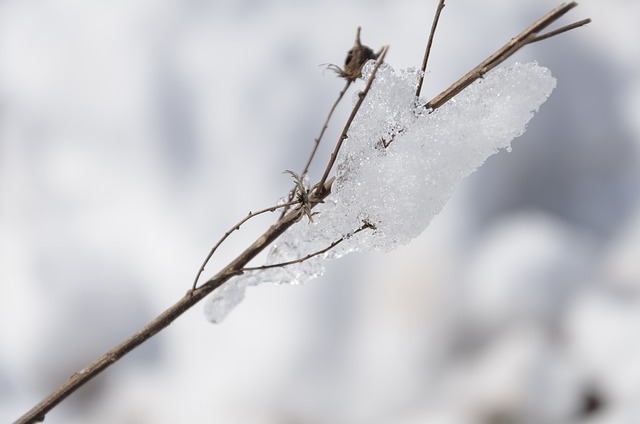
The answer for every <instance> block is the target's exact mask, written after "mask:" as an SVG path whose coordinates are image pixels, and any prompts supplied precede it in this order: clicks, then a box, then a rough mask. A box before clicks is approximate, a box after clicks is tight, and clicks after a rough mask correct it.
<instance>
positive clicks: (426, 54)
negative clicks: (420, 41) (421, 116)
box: [416, 0, 445, 98]
mask: <svg viewBox="0 0 640 424" xmlns="http://www.w3.org/2000/svg"><path fill="white" fill-rule="evenodd" d="M444 1H445V0H440V2H438V8H437V9H436V14H435V15H434V16H433V23H432V24H431V31H430V32H429V41H427V47H426V49H425V51H424V57H423V58H422V68H421V69H422V73H421V74H420V77H419V78H418V87H417V88H416V98H418V97H420V92H421V91H422V82H423V81H424V74H425V72H426V70H427V62H429V54H431V45H432V44H433V36H434V35H435V33H436V28H437V27H438V21H439V20H440V14H441V13H442V9H444Z"/></svg>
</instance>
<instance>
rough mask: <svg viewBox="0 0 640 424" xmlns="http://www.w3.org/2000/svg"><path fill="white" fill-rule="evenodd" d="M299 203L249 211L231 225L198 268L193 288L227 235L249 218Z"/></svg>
mask: <svg viewBox="0 0 640 424" xmlns="http://www.w3.org/2000/svg"><path fill="white" fill-rule="evenodd" d="M297 203H299V202H297V201H295V202H287V203H283V204H281V205H276V206H271V207H269V208H264V209H262V210H259V211H257V212H249V215H247V216H245V217H244V218H242V219H241V220H240V221H238V223H237V224H236V225H234V226H233V227H231V228H230V229H229V230H228V231H227V232H226V233H224V235H223V236H222V237H221V238H220V240H218V242H217V243H216V244H215V245H214V246H213V247H212V248H211V250H210V251H209V254H208V255H207V257H206V258H205V260H204V262H203V263H202V266H200V269H199V270H198V273H197V274H196V278H195V279H194V280H193V286H192V287H191V290H195V289H196V286H197V285H198V280H199V279H200V275H202V273H203V272H204V268H205V267H206V266H207V264H208V263H209V260H211V257H212V256H213V254H214V253H215V252H216V250H218V247H220V245H221V244H222V243H223V242H224V241H225V240H226V239H227V237H229V236H230V235H231V233H233V232H234V231H238V230H239V229H240V226H241V225H242V224H244V223H245V222H247V221H248V220H250V219H251V218H254V217H256V216H258V215H260V214H263V213H266V212H273V211H275V210H277V209H280V208H287V207H289V206H293V205H295V204H297Z"/></svg>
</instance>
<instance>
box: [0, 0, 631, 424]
mask: <svg viewBox="0 0 640 424" xmlns="http://www.w3.org/2000/svg"><path fill="white" fill-rule="evenodd" d="M558 4H559V3H556V2H554V1H547V0H545V1H505V0H487V1H483V2H475V1H468V0H467V1H453V0H451V1H450V2H448V4H447V6H446V8H445V10H444V12H443V16H442V21H441V24H440V28H439V31H438V33H437V35H436V40H435V46H434V50H433V54H432V58H431V62H430V66H429V68H430V69H429V75H428V76H427V79H426V86H425V88H424V90H423V94H424V95H425V97H429V98H430V97H433V96H434V95H435V94H437V93H438V92H439V91H440V90H442V89H444V88H446V86H448V85H449V84H450V83H451V82H453V81H454V80H456V79H457V78H458V77H459V76H460V75H462V74H463V73H465V72H466V71H467V70H469V69H470V68H472V67H473V66H475V65H476V64H477V63H478V62H479V61H480V60H482V59H484V58H485V57H486V56H488V55H489V54H490V53H492V52H493V51H494V50H495V49H497V48H498V47H499V46H501V45H502V44H504V43H505V42H506V41H507V40H508V39H509V38H511V37H512V36H514V35H515V34H517V33H518V32H520V30H522V29H524V28H525V27H526V26H527V25H529V24H530V23H531V22H533V21H534V20H536V19H538V18H539V17H541V16H542V15H543V14H545V13H546V12H547V11H549V10H550V9H552V8H553V7H555V6H557V5H558ZM435 5H436V1H428V2H427V1H410V0H405V1H382V0H380V1H342V2H338V1H333V2H331V1H305V2H293V1H286V0H282V1H271V2H267V1H259V0H242V1H231V0H225V1H217V2H215V1H206V0H188V1H169V0H159V1H158V0H156V1H143V0H140V1H123V0H115V1H109V2H86V1H85V2H80V1H73V0H58V1H37V0H20V1H11V0H4V1H2V2H0V422H7V421H11V420H13V419H16V418H17V417H18V416H19V415H20V414H22V413H23V412H25V411H26V410H27V409H28V408H30V407H31V406H33V405H34V404H35V403H36V402H38V401H39V400H41V399H42V398H43V397H44V396H45V395H46V394H48V393H49V392H50V391H51V390H52V389H54V388H55V387H56V386H57V385H58V384H60V383H61V382H62V381H64V379H65V378H66V377H67V376H69V375H70V374H72V373H73V372H75V371H77V370H79V369H80V368H82V367H83V366H85V365H86V364H87V363H88V362H89V361H91V360H93V359H95V358H96V357H97V356H98V355H100V354H102V353H103V352H104V351H105V350H106V349H108V348H110V347H112V346H113V345H114V344H116V343H118V342H119V341H121V340H122V339H123V338H124V337H126V336H128V335H129V334H130V333H132V332H133V331H135V330H136V329H138V328H139V327H140V326H141V325H143V324H144V323H146V322H147V321H149V320H150V319H151V318H153V317H154V316H155V315H157V314H158V313H160V312H161V311H162V310H164V309H165V308H166V307H168V306H169V305H171V304H172V303H173V302H175V301H176V300H177V299H178V298H179V297H181V296H182V295H183V294H184V293H185V292H186V290H187V289H188V288H189V286H190V284H191V281H192V278H193V275H194V274H195V271H196V270H197V268H198V266H199V265H200V263H201V261H202V259H203V258H204V256H205V255H206V253H207V251H208V249H209V248H210V247H211V245H212V244H213V243H214V242H215V240H217V239H218V238H219V237H220V236H221V235H222V234H223V233H224V231H226V230H227V229H228V228H229V227H230V226H231V225H232V224H233V223H234V222H236V221H237V220H238V219H240V218H241V217H243V216H244V215H245V214H246V213H247V212H248V211H250V210H256V209H259V208H262V207H266V206H269V205H271V204H273V203H274V202H275V201H277V199H278V198H279V197H281V196H282V195H284V194H285V193H286V192H287V190H288V189H289V188H290V185H291V181H290V177H289V176H287V175H284V174H282V171H284V170H285V169H294V170H295V169H300V168H301V167H302V165H303V164H304V161H305V160H306V157H307V154H308V151H309V150H310V148H311V146H312V142H313V138H314V137H315V136H316V135H317V133H318V131H319V129H320V127H321V125H322V122H323V121H324V116H325V114H326V112H327V111H328V109H329V106H330V104H331V103H332V102H333V100H334V98H335V96H336V95H337V93H338V91H339V89H340V88H341V87H342V85H343V83H342V81H340V80H339V79H337V78H336V77H335V76H334V75H333V74H332V73H331V72H324V73H323V71H322V68H321V67H319V66H318V65H319V64H322V63H336V64H338V65H341V64H342V62H343V60H344V55H345V52H346V50H348V49H349V48H350V47H351V45H352V43H353V37H354V34H355V28H356V27H357V26H358V25H360V26H362V28H363V30H362V40H363V42H364V43H365V44H368V45H370V46H372V47H373V48H375V49H377V48H378V47H379V46H381V45H383V44H389V45H390V46H391V50H390V52H389V55H388V56H387V61H388V62H389V63H391V64H392V65H393V66H394V67H396V68H398V69H399V68H405V67H409V66H419V64H420V62H421V58H422V53H423V50H424V44H425V41H426V37H427V33H428V29H429V27H430V25H431V18H432V14H433V11H434V10H435ZM639 9H640V4H639V3H638V2H634V1H631V0H627V1H624V0H617V1H607V2H603V1H596V0H587V1H584V2H582V3H581V4H580V6H579V7H578V8H576V9H574V10H573V11H572V12H570V14H569V16H568V17H565V18H564V19H563V21H562V22H564V23H569V22H570V21H574V20H579V19H582V18H584V17H591V18H592V19H593V20H594V22H593V23H592V24H590V25H589V26H588V27H586V28H582V29H578V30H576V31H573V32H571V33H568V34H564V35H562V36H560V37H558V38H556V39H552V40H548V41H545V42H542V43H540V44H537V45H533V46H529V47H526V48H525V49H524V50H523V51H522V52H520V53H518V54H517V55H516V56H515V57H514V59H513V60H518V61H528V60H537V61H538V62H539V63H540V64H541V65H544V66H547V67H549V68H550V69H551V71H552V72H553V74H554V76H555V77H556V78H557V79H558V87H557V89H556V90H555V92H554V93H553V94H552V97H551V98H550V100H548V101H547V103H545V104H544V105H543V106H542V108H541V110H540V112H539V114H538V115H537V116H536V117H535V118H534V119H533V121H532V122H531V124H530V125H529V130H528V132H527V133H526V134H525V135H524V136H522V137H521V138H520V139H518V140H516V141H515V142H514V148H513V152H511V153H506V152H502V153H500V154H498V155H496V156H494V157H493V158H491V159H490V160H489V161H488V162H487V163H486V164H485V165H484V167H483V168H482V169H481V170H480V171H479V172H477V173H476V174H474V175H473V176H472V177H471V178H469V179H468V180H467V181H466V182H465V183H464V184H463V185H462V186H461V187H460V188H459V190H458V191H457V193H456V195H455V196H454V198H453V199H452V200H451V201H450V203H449V204H448V205H447V207H446V208H445V209H444V210H443V212H442V213H441V214H440V215H439V217H437V218H436V220H435V221H434V222H433V223H432V224H431V226H430V227H429V229H428V230H427V231H426V232H425V233H424V234H423V235H422V236H421V237H419V238H418V239H416V240H414V241H413V242H412V243H411V244H410V245H408V246H406V247H402V248H399V249H397V250H396V251H395V252H392V253H390V254H386V255H382V254H367V255H353V256H349V257H346V258H343V259H341V260H338V261H336V262H334V263H332V264H330V267H329V270H328V272H327V274H326V275H325V276H324V277H322V278H321V279H319V280H316V281H313V282H311V283H309V284H307V285H304V286H261V287H258V288H253V289H249V290H248V292H247V298H246V299H245V301H244V302H243V303H242V304H241V305H240V306H239V307H238V308H237V309H236V310H235V311H233V312H232V314H231V315H230V316H229V318H228V319H227V321H225V322H224V323H223V324H221V325H212V324H210V323H208V322H206V321H205V319H204V317H203V314H202V306H200V305H199V306H196V307H195V308H194V309H193V310H192V311H189V312H188V313H187V314H185V315H184V316H183V317H181V318H180V319H179V320H178V321H176V322H175V323H174V324H173V325H172V326H171V327H169V328H168V329H167V330H165V331H164V332H162V333H161V334H159V335H158V336H156V337H155V338H154V339H153V340H152V341H150V342H149V343H147V344H145V345H144V346H143V347H141V348H140V349H138V350H137V351H135V352H134V353H132V354H131V355H130V356H129V357H127V358H125V359H124V360H122V361H121V362H120V363H118V364H117V365H115V366H114V367H112V368H111V369H109V370H107V371H106V372H105V373H104V374H103V375H101V376H100V377H99V378H97V379H96V380H95V381H94V382H92V383H91V384H90V385H88V386H87V387H84V388H83V389H81V390H80V391H79V392H78V393H77V394H75V395H73V396H72V397H70V398H69V399H68V400H66V401H65V402H64V403H63V404H61V405H60V406H59V407H58V408H56V409H55V410H54V411H52V412H51V413H50V414H49V415H48V416H47V420H46V422H47V423H86V422H91V423H172V422H198V423H199V422H203V423H204V422H225V423H269V424H271V423H274V424H275V423H327V422H331V423H424V422H430V423H487V424H489V423H497V422H508V423H540V422H545V423H556V422H557V423H567V422H590V423H635V422H638V421H639V420H640V402H639V400H640V359H638V358H640V342H639V340H640V338H639V337H638V336H640V265H639V264H638V263H639V261H638V256H639V254H638V249H639V247H640V209H639V205H638V203H637V200H638V197H639V193H638V181H639V180H638V169H639V167H638V164H639V156H638V147H639V140H640V124H639V122H640V121H639V120H638V119H637V117H638V116H640V66H639V65H640V50H638V47H637V46H638V41H640V30H638V26H637V16H639V12H640V10H639ZM360 85H361V86H362V83H360ZM351 96H352V94H348V95H347V98H346V101H345V102H344V103H343V104H342V105H341V108H340V109H339V110H338V113H337V116H336V118H335V120H334V121H333V122H332V125H331V127H330V128H329V130H328V133H327V135H326V137H325V140H324V144H323V149H322V151H321V152H320V154H319V157H318V161H317V162H316V164H315V165H316V167H315V168H314V169H313V170H312V171H313V174H312V175H314V176H315V177H316V178H317V177H318V175H319V171H320V169H321V166H322V164H323V162H324V161H326V158H327V156H328V152H329V151H330V149H331V148H332V145H333V142H334V140H336V138H337V134H338V133H339V131H340V129H341V125H342V124H341V123H342V122H344V117H345V116H346V114H347V113H348V110H349V106H350V103H351ZM269 219H273V217H272V218H267V219H266V220H263V221H259V222H256V223H255V224H253V225H248V226H246V228H243V230H242V231H241V232H239V233H237V234H234V236H233V237H231V238H230V240H229V241H228V242H227V243H226V244H225V246H224V249H222V250H221V251H220V252H219V254H217V255H216V258H215V260H214V261H213V263H212V265H211V266H210V267H209V268H208V270H207V271H206V272H205V274H206V275H211V274H212V273H213V272H214V271H215V270H216V269H217V268H219V267H220V266H221V265H223V264H225V263H226V262H225V261H227V260H229V259H231V258H232V257H234V256H235V255H236V254H237V253H238V252H240V251H241V249H243V248H244V247H246V246H247V245H248V243H250V242H251V241H252V240H253V239H254V238H255V237H256V236H257V235H258V234H259V233H260V231H261V230H262V229H264V228H266V226H268V225H269V224H270V222H271V221H269ZM590 398H597V399H598V400H599V401H600V405H601V407H600V408H599V409H598V410H597V412H596V413H593V414H587V413H585V412H584V410H585V403H588V402H587V400H588V399H590ZM500 420H505V421H500Z"/></svg>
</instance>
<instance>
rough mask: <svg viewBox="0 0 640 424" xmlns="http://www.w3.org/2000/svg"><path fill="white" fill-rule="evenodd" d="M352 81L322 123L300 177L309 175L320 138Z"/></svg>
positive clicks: (347, 84)
mask: <svg viewBox="0 0 640 424" xmlns="http://www.w3.org/2000/svg"><path fill="white" fill-rule="evenodd" d="M352 82H353V81H350V80H347V82H346V83H345V85H344V88H343V89H342V91H340V94H338V98H337V99H336V101H335V102H334V103H333V106H331V110H330V111H329V114H328V115H327V119H325V121H324V124H323V125H322V129H321V130H320V134H319V135H318V138H316V139H315V144H314V146H313V150H312V151H311V154H310V155H309V159H307V163H306V164H305V165H304V168H303V169H302V172H301V173H300V178H304V176H305V175H307V172H309V167H310V166H311V162H312V161H313V158H314V157H315V155H316V151H317V150H318V146H319V145H320V140H322V136H323V135H324V132H325V131H326V130H327V128H328V127H329V121H330V120H331V117H332V116H333V112H334V111H335V110H336V107H337V106H338V103H340V100H342V97H344V94H345V93H346V92H347V90H348V89H349V86H350V85H351V83H352Z"/></svg>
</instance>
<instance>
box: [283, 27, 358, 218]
mask: <svg viewBox="0 0 640 424" xmlns="http://www.w3.org/2000/svg"><path fill="white" fill-rule="evenodd" d="M359 34H360V27H358V35H359ZM352 82H353V81H352V80H349V79H347V82H346V83H345V85H344V88H343V89H342V90H341V91H340V93H339V94H338V98H337V99H336V101H335V102H333V106H331V110H329V114H328V115H327V118H326V119H325V120H324V124H323V125H322V128H321V129H320V134H319V135H318V137H317V138H316V139H315V140H314V145H313V149H312V150H311V154H310V155H309V158H308V159H307V163H306V164H305V165H304V168H302V173H300V174H299V175H300V178H304V176H305V175H307V172H309V167H310V166H311V162H313V159H314V157H315V155H316V152H317V151H318V146H320V141H321V140H322V136H323V135H324V132H325V131H326V130H327V128H329V121H331V117H332V116H333V112H335V110H336V108H337V107H338V103H340V101H341V100H342V98H343V97H344V94H345V93H346V92H347V90H348V89H349V86H351V83H352ZM295 192H296V187H295V186H294V187H293V189H291V191H290V192H289V196H288V198H287V201H288V202H291V201H292V200H293V196H294V195H295ZM287 211H288V207H287V208H284V209H283V210H282V214H281V215H280V218H282V217H283V216H284V215H285V214H286V213H287Z"/></svg>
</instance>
